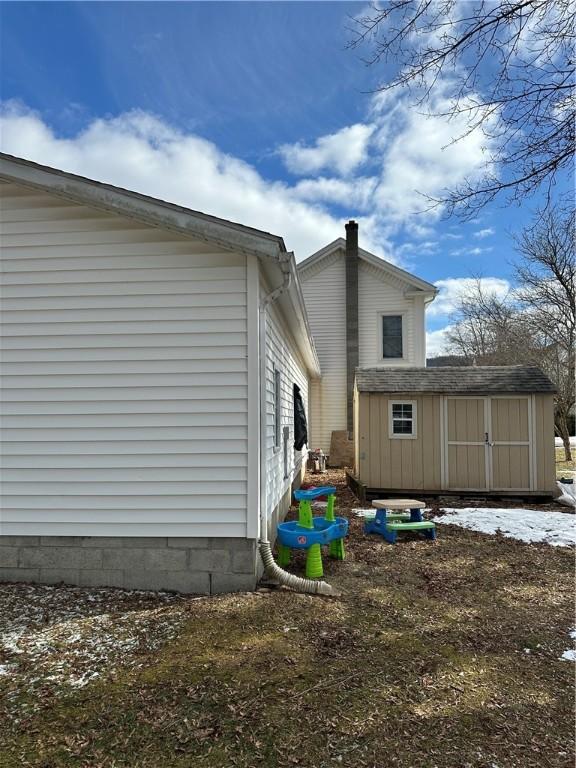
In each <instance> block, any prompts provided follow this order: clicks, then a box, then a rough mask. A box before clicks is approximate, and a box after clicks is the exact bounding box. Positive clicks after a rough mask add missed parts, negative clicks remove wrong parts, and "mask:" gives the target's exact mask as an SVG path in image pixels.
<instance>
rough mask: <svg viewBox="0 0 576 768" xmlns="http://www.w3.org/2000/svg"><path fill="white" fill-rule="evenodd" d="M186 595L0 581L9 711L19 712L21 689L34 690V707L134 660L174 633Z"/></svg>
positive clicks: (0, 639) (2, 668)
mask: <svg viewBox="0 0 576 768" xmlns="http://www.w3.org/2000/svg"><path fill="white" fill-rule="evenodd" d="M187 602H188V600H187V599H186V598H184V597H182V596H180V595H174V594H168V593H149V592H143V591H139V590H138V591H136V590H133V591H129V590H111V589H106V588H102V589H96V590H87V589H83V588H80V587H48V586H43V585H23V584H20V585H10V584H5V585H4V584H0V654H2V658H6V662H5V663H3V664H0V676H2V677H6V676H8V675H10V682H11V684H12V686H13V689H12V690H11V692H10V703H11V710H10V713H9V714H10V716H14V717H18V715H17V712H18V706H19V704H18V697H19V696H20V695H21V694H25V695H28V694H29V693H30V692H31V691H32V692H33V693H34V703H33V704H32V705H30V706H31V707H32V708H33V709H34V708H37V707H40V706H42V700H43V699H44V700H49V699H50V697H51V696H54V695H58V694H59V693H60V692H63V691H65V690H66V688H68V689H70V688H83V687H84V686H87V685H89V684H90V683H92V682H93V681H95V680H96V679H97V678H99V677H102V676H105V675H106V676H107V675H109V674H113V673H114V670H115V669H117V668H118V667H128V668H130V667H134V666H137V665H138V664H139V663H141V661H142V654H143V653H148V652H149V651H153V650H156V649H157V648H159V647H161V646H162V645H164V644H165V643H167V642H170V641H171V640H172V639H174V638H175V637H176V636H177V634H178V631H179V627H180V625H181V623H182V622H183V621H184V620H185V617H186V610H185V607H184V606H185V605H186V604H187ZM15 662H16V663H15ZM22 706H24V705H22ZM12 708H13V711H12Z"/></svg>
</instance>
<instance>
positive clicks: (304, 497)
mask: <svg viewBox="0 0 576 768" xmlns="http://www.w3.org/2000/svg"><path fill="white" fill-rule="evenodd" d="M322 497H327V504H326V514H325V516H324V517H313V515H312V503H311V502H312V501H313V499H319V498H322ZM294 498H295V499H296V500H297V501H298V502H299V505H298V520H292V521H290V522H289V523H280V525H279V526H278V564H279V565H280V566H282V567H284V566H286V565H288V564H289V562H290V550H291V549H306V550H308V552H307V554H306V577H307V578H308V579H319V578H321V577H322V576H323V575H324V569H323V567H322V549H321V548H322V546H324V545H325V544H327V545H328V546H329V550H328V552H329V554H330V557H333V558H334V559H336V560H344V557H345V553H344V537H345V536H346V534H347V533H348V520H346V518H345V517H336V516H335V515H334V504H335V501H336V488H333V487H332V486H329V485H328V486H322V487H321V488H310V489H308V490H306V491H295V492H294Z"/></svg>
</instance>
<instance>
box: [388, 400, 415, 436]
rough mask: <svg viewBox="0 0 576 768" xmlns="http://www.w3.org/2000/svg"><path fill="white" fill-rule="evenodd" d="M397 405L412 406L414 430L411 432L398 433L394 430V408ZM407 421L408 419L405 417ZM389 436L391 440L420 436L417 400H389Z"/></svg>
mask: <svg viewBox="0 0 576 768" xmlns="http://www.w3.org/2000/svg"><path fill="white" fill-rule="evenodd" d="M395 405H411V406H412V432H411V433H410V434H401V435H400V434H396V433H395V432H394V422H393V416H392V409H393V406H395ZM405 421H407V419H405ZM388 437H389V438H390V440H416V439H417V437H418V408H417V401H416V400H388Z"/></svg>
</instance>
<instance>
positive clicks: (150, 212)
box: [0, 154, 286, 258]
mask: <svg viewBox="0 0 576 768" xmlns="http://www.w3.org/2000/svg"><path fill="white" fill-rule="evenodd" d="M0 176H1V177H2V178H4V179H5V180H7V181H12V182H14V183H20V184H24V185H27V186H29V187H34V188H36V189H39V190H42V191H44V192H48V193H50V194H54V195H57V196H58V197H62V198H64V199H66V200H71V201H72V202H76V203H80V204H83V205H90V206H92V207H94V208H98V209H100V210H104V211H109V212H111V213H115V214H117V215H120V216H124V217H126V218H130V219H134V220H137V221H141V222H142V223H143V224H148V225H150V226H155V227H160V228H161V229H167V230H169V231H173V232H178V233H179V234H183V235H188V236H189V237H193V238H196V239H199V240H203V241H205V242H210V243H215V244H216V245H220V246H222V247H223V248H225V249H227V250H234V251H236V252H237V253H242V254H244V255H256V256H265V257H268V258H278V255H279V253H282V252H285V251H286V247H285V245H284V241H283V240H282V238H281V237H278V236H276V235H272V234H269V233H267V232H261V231H260V230H257V229H253V228H252V227H245V226H243V225H241V224H236V223H235V222H231V221H226V220H225V219H219V218H217V217H215V216H209V215H208V214H205V213H201V212H200V211H193V210H191V209H189V208H185V207H183V206H180V205H176V204H174V203H168V202H165V201H163V200H157V199H156V198H153V197H149V196H148V195H142V194H140V193H138V192H132V191H131V190H127V189H122V188H121V187H115V186H113V185H111V184H103V183H102V182H98V181H93V180H92V179H87V178H84V177H82V176H77V175H75V174H71V173H66V172H64V171H60V170H58V169H56V168H49V167H48V166H43V165H38V164H37V163H33V162H31V161H29V160H23V159H21V158H17V157H12V156H11V155H6V154H0Z"/></svg>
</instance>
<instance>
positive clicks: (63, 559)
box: [0, 155, 320, 593]
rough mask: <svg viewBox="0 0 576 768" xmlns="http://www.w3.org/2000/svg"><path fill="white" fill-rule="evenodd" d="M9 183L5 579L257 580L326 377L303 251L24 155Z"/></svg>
mask: <svg viewBox="0 0 576 768" xmlns="http://www.w3.org/2000/svg"><path fill="white" fill-rule="evenodd" d="M0 181H1V183H0V194H1V213H2V240H1V255H2V263H3V284H2V294H1V296H2V323H3V355H2V374H3V389H2V395H3V421H2V440H3V457H2V467H3V476H2V480H3V484H2V491H3V499H2V508H1V511H0V581H2V580H4V581H10V580H19V581H41V582H45V583H46V582H48V583H49V582H59V581H65V582H67V583H70V584H81V585H93V584H103V585H112V586H120V587H138V588H152V589H155V588H165V589H175V590H182V591H192V592H202V593H210V592H220V591H226V590H229V589H238V588H251V587H253V586H254V585H255V583H256V578H257V575H258V570H259V556H258V552H257V546H256V544H257V540H258V537H259V536H260V535H261V534H262V533H263V527H264V525H268V521H270V520H271V519H274V518H275V516H277V515H282V514H283V513H284V511H285V510H286V508H287V506H288V504H289V500H290V491H291V488H292V486H293V484H295V483H298V482H299V478H300V475H301V472H302V466H303V460H304V458H305V455H306V454H305V451H299V450H298V451H297V450H295V449H294V448H293V443H294V385H297V386H298V388H299V390H300V392H301V396H302V398H303V400H304V404H305V405H306V406H307V403H308V398H309V386H310V380H311V379H312V378H313V377H318V376H319V375H320V368H319V364H318V359H317V356H316V351H315V348H314V343H313V341H312V337H311V334H310V330H309V328H308V321H307V318H306V310H305V307H304V299H303V296H302V294H301V291H300V287H299V283H298V279H297V275H296V266H295V260H294V256H293V254H291V253H287V252H286V248H285V246H284V242H283V240H282V239H281V238H279V237H276V236H274V235H271V234H268V233H266V232H261V231H258V230H255V229H251V228H249V227H244V226H240V225H238V224H234V223H232V222H229V221H224V220H222V219H217V218H214V217H212V216H207V215H205V214H202V213H198V212H196V211H192V210H189V209H186V208H182V207H180V206H177V205H172V204H170V203H166V202H163V201H160V200H156V199H153V198H150V197H146V196H143V195H139V194H135V193H133V192H129V191H126V190H123V189H119V188H117V187H113V186H110V185H106V184H99V183H97V182H94V181H91V180H88V179H84V178H81V177H78V176H74V175H72V174H69V173H63V172H61V171H57V170H54V169H52V168H48V167H44V166H40V165H37V164H34V163H31V162H28V161H24V160H20V159H18V158H14V157H10V156H7V155H2V156H1V158H0ZM264 521H267V522H266V523H265V522H264Z"/></svg>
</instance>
